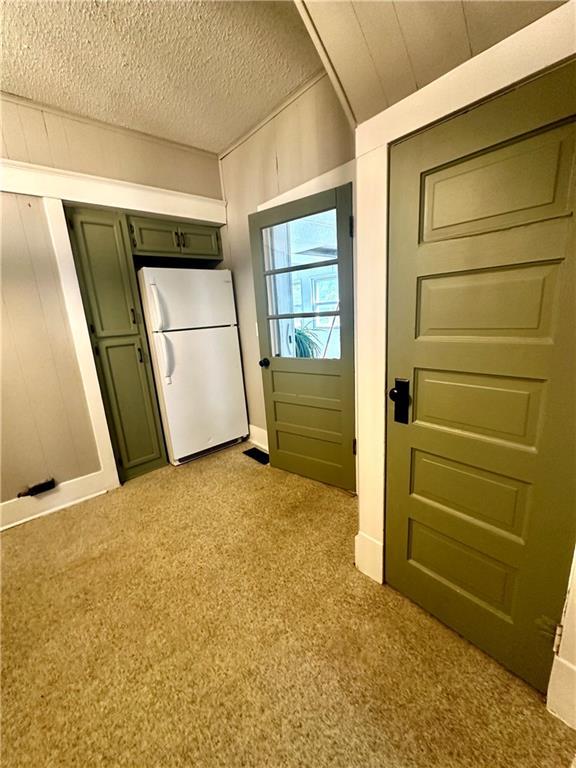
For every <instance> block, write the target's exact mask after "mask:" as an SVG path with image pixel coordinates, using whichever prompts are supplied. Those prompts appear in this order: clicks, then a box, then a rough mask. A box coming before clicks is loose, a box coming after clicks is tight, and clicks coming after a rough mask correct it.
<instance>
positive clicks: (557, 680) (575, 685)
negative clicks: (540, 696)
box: [546, 656, 576, 729]
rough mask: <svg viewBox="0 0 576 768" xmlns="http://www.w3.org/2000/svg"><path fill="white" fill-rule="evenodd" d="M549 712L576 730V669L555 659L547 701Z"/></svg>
mask: <svg viewBox="0 0 576 768" xmlns="http://www.w3.org/2000/svg"><path fill="white" fill-rule="evenodd" d="M546 704H547V707H548V711H549V712H551V713H552V714H553V715H555V716H556V717H558V718H560V720H562V721H563V722H565V723H566V724H567V725H569V726H570V727H571V728H574V729H576V667H575V666H574V665H573V664H570V662H569V661H567V660H566V659H563V658H562V657H561V656H555V657H554V663H553V664H552V674H551V675H550V682H549V684H548V695H547V701H546Z"/></svg>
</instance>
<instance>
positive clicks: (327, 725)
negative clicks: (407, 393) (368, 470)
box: [2, 446, 576, 768]
mask: <svg viewBox="0 0 576 768" xmlns="http://www.w3.org/2000/svg"><path fill="white" fill-rule="evenodd" d="M244 447H245V446H238V447H236V448H232V449H230V450H227V451H225V452H222V453H219V454H215V455H212V456H209V457H207V458H203V459H201V460H199V461H196V462H194V463H191V464H189V465H187V466H185V467H180V468H178V469H176V468H173V467H167V468H165V469H162V470H159V471H157V472H153V473H151V474H149V475H146V476H144V477H141V478H138V479H136V480H133V481H132V482H130V483H128V484H127V485H126V486H125V487H123V488H121V489H119V490H117V491H114V492H112V493H110V494H107V495H106V496H101V497H99V498H96V499H93V500H91V501H88V502H85V503H83V504H81V505H78V506H76V507H74V508H70V509H68V510H64V511H61V512H57V513H56V514H54V515H50V516H47V517H44V518H41V519H38V520H36V521H34V522H31V523H28V524H26V525H23V526H20V527H18V528H14V529H12V530H9V531H7V532H6V533H4V534H3V536H2V545H3V547H2V548H3V623H4V630H3V640H4V648H3V657H2V663H3V690H2V694H3V707H2V715H3V745H2V746H3V765H4V768H16V766H17V767H18V768H23V767H24V766H34V768H43V767H44V766H53V767H54V768H67V767H68V766H75V767H76V766H77V767H78V768H92V766H130V768H152V767H154V768H176V767H180V766H186V767H187V768H216V767H218V768H236V767H239V766H245V767H246V768H283V767H284V766H286V767H288V766H290V767H291V768H292V767H296V766H298V767H299V768H305V767H308V766H309V767H310V768H324V767H326V768H328V767H330V768H356V766H358V767H359V768H464V767H468V766H469V767H470V768H484V767H486V768H500V767H501V768H516V767H517V768H557V767H560V766H568V765H569V764H570V761H571V758H572V756H573V755H574V752H575V750H576V733H574V732H572V731H570V730H569V729H568V728H567V727H565V726H564V725H563V724H562V723H561V722H560V721H558V720H556V719H555V718H553V717H552V716H551V715H549V714H548V713H547V712H546V709H545V707H544V705H543V703H542V700H541V698H540V697H539V696H538V695H537V694H536V693H535V692H534V691H532V690H531V689H530V688H529V687H528V686H526V685H524V684H523V683H522V682H521V681H520V680H518V679H516V678H515V677H513V676H512V675H510V674H508V673H507V672H506V671H505V670H504V669H502V668H501V667H499V666H498V665H497V664H496V663H495V662H493V661H492V660H491V659H489V658H487V657H486V656H484V654H482V653H481V652H480V651H478V650H477V649H476V648H473V647H472V646H471V645H469V644H468V643H467V642H465V641H464V640H462V639H461V638H460V637H458V636H457V635H455V634H454V633H452V632H451V631H450V630H448V629H446V628H445V627H444V626H442V625H441V624H439V623H438V622H437V621H435V620H434V619H433V618H431V617H430V616H428V615H427V614H425V613H424V612H423V611H421V610H420V609H419V608H417V607H416V606H415V605H413V604H411V603H410V602H409V601H408V600H406V599H405V598H403V597H402V596H401V595H399V594H398V593H396V592H394V591H393V590H391V589H389V588H386V587H382V586H379V585H377V584H375V583H373V582H371V581H370V580H369V579H367V578H366V577H364V576H362V575H361V574H360V573H358V571H356V570H355V568H354V566H353V539H354V533H355V530H356V501H355V499H353V498H351V497H350V496H348V495H347V494H345V493H343V492H341V491H339V490H336V489H333V488H328V487H326V486H323V485H320V484H318V483H314V482H312V481H308V480H304V479H302V478H300V477H297V476H295V475H289V474H286V473H284V472H281V471H279V470H275V469H271V468H270V467H266V466H262V465H260V464H258V463H257V462H255V461H253V460H252V459H250V458H248V457H246V456H244V455H243V454H242V449H243V448H244Z"/></svg>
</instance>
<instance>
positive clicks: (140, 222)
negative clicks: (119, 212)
mask: <svg viewBox="0 0 576 768" xmlns="http://www.w3.org/2000/svg"><path fill="white" fill-rule="evenodd" d="M128 226H129V229H130V237H131V240H132V252H133V253H139V254H159V255H164V256H178V255H180V253H181V252H182V249H181V247H180V237H179V234H178V224H177V222H175V221H166V220H164V219H153V218H143V217H141V216H129V217H128Z"/></svg>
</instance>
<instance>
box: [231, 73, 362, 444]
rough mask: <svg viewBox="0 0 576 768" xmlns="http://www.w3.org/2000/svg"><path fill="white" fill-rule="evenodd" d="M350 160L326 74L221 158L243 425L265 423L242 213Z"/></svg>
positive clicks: (349, 141) (348, 135) (345, 127)
mask: <svg viewBox="0 0 576 768" xmlns="http://www.w3.org/2000/svg"><path fill="white" fill-rule="evenodd" d="M353 158H354V132H353V130H352V129H351V128H350V125H349V124H348V121H347V119H346V116H345V115H344V112H343V110H342V107H341V106H340V102H339V101H338V98H337V97H336V94H335V92H334V89H333V88H332V85H331V83H330V80H329V79H328V77H327V76H325V77H323V78H321V79H320V80H318V81H317V82H316V83H315V84H314V85H312V86H311V87H310V88H309V89H308V90H306V91H305V92H304V93H302V94H301V95H300V96H299V97H298V98H297V99H295V100H294V101H293V102H291V103H290V104H288V105H287V106H286V107H285V108H284V109H283V110H282V111H281V112H279V113H278V114H277V115H275V116H274V117H273V118H272V119H271V120H269V121H268V122H267V123H265V124H264V125H262V126H261V127H260V128H259V130H257V131H256V132H255V133H253V134H252V135H251V136H249V137H248V138H247V139H246V140H245V141H243V142H242V143H241V144H239V145H238V146H237V147H236V148H235V149H233V150H232V151H231V152H230V153H229V154H227V155H226V156H225V157H223V158H222V160H221V163H222V183H223V186H224V194H225V196H226V200H227V203H228V207H227V215H228V225H227V226H226V227H224V228H223V233H224V241H223V244H224V265H225V266H226V267H227V268H228V269H231V270H232V271H233V273H234V289H235V292H236V307H237V311H238V319H239V327H240V340H241V343H242V361H243V365H244V382H245V385H246V396H247V400H248V412H249V417H250V424H252V425H253V426H256V427H260V428H261V429H266V416H265V412H264V393H263V390H262V374H261V370H260V368H259V366H258V360H259V358H260V353H259V348H258V337H257V335H256V304H255V298H254V282H253V277H252V257H251V254H250V236H249V231H248V214H249V213H254V212H255V211H256V209H257V207H258V205H260V204H261V203H264V202H266V200H270V199H271V198H273V197H275V196H276V195H279V194H281V193H282V192H286V191H287V190H289V189H292V188H293V187H296V186H298V185H299V184H302V183H304V182H305V181H308V180H309V179H313V178H314V177H315V176H320V174H322V173H325V172H326V171H330V170H332V169H333V168H336V167H337V166H339V165H343V164H344V163H347V162H348V161H349V160H352V159H353Z"/></svg>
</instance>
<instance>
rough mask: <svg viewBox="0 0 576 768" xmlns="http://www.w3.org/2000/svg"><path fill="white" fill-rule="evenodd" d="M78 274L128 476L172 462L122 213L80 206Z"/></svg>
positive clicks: (76, 216) (123, 473) (75, 220)
mask: <svg viewBox="0 0 576 768" xmlns="http://www.w3.org/2000/svg"><path fill="white" fill-rule="evenodd" d="M69 220H70V221H71V223H72V234H73V237H72V242H73V245H74V251H75V257H76V263H77V268H78V276H79V279H80V285H81V289H82V296H83V300H84V306H85V310H86V316H87V320H88V325H89V328H90V336H91V340H92V346H93V349H94V354H95V360H96V368H97V370H98V376H99V379H100V386H101V389H102V394H103V399H104V404H105V408H106V415H107V418H108V426H109V428H110V435H111V438H112V444H113V447H114V451H115V455H116V460H117V464H118V473H119V475H120V479H121V480H123V481H124V480H128V479H130V478H131V477H135V476H136V475H139V474H142V473H144V472H149V471H150V470H152V469H156V468H158V467H160V466H163V465H164V464H166V463H167V460H166V452H165V447H164V440H163V435H162V427H161V423H160V416H159V412H158V404H157V400H156V393H155V390H154V382H153V378H152V370H151V366H150V356H149V352H148V344H147V341H146V334H145V329H144V325H143V317H142V311H141V307H140V299H139V295H138V289H137V285H136V278H135V274H134V267H133V264H132V261H131V258H130V256H129V251H128V250H127V248H126V245H125V243H126V238H127V231H126V228H125V226H126V225H125V220H124V217H123V216H122V214H118V213H115V212H113V211H101V210H92V209H75V210H72V211H70V212H69Z"/></svg>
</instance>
